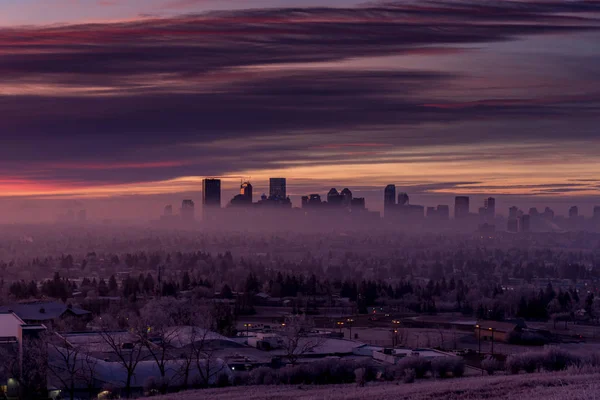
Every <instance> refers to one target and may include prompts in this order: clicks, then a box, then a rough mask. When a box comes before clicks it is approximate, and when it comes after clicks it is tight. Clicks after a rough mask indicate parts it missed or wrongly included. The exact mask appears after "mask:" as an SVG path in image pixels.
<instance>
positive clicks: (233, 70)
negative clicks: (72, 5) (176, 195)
mask: <svg viewBox="0 0 600 400" xmlns="http://www.w3.org/2000/svg"><path fill="white" fill-rule="evenodd" d="M101 3H102V4H103V5H104V6H106V7H116V6H119V2H115V1H103V2H101ZM189 3H190V2H177V1H172V2H168V1H165V2H164V3H163V5H162V7H167V8H169V7H170V8H173V7H175V8H177V7H186V6H188V5H189ZM191 3H196V2H191ZM599 16H600V3H599V2H594V1H586V2H554V1H546V2H545V1H539V2H521V1H514V2H513V1H498V2H494V1H492V2H485V3H482V2H478V1H461V2H443V1H419V2H397V3H395V2H392V3H379V2H376V3H368V4H365V5H362V6H357V7H346V8H340V7H338V8H317V7H314V8H297V9H293V8H288V9H253V10H241V11H229V12H213V13H207V14H201V15H183V16H178V17H169V18H141V19H139V20H132V21H127V22H119V23H94V24H90V23H81V24H72V25H66V26H65V25H63V26H34V27H12V28H0V117H1V121H2V122H1V123H0V124H1V125H0V127H1V129H2V135H1V137H0V160H2V161H0V173H2V176H4V177H5V178H4V179H2V180H1V181H0V188H2V189H3V193H4V195H9V196H18V195H26V196H42V195H47V196H55V195H60V196H63V195H65V196H88V197H89V196H105V195H115V194H132V193H133V194H157V193H167V192H169V191H176V192H183V191H190V190H193V188H194V187H197V185H198V182H199V177H202V176H208V175H213V176H218V175H225V176H231V177H239V176H241V175H244V176H252V177H254V179H264V178H266V177H267V176H268V174H270V173H278V174H286V175H287V176H289V177H290V178H291V179H294V180H295V182H297V184H298V186H297V187H298V189H299V190H300V188H302V190H305V189H306V190H310V189H311V188H313V189H317V188H320V187H322V186H321V185H323V186H327V184H325V183H324V181H327V180H328V179H337V180H338V181H344V182H348V185H350V184H355V185H356V186H357V187H365V188H367V187H371V188H372V187H375V186H378V185H381V184H383V183H385V180H389V181H390V182H398V183H400V182H403V183H404V184H405V185H406V186H408V187H410V188H411V189H413V190H415V191H417V192H420V193H440V192H444V193H445V192H449V191H451V190H462V191H464V192H469V191H471V192H477V193H479V192H481V191H484V190H489V191H491V192H495V193H507V194H511V193H520V194H525V193H527V192H528V193H530V194H535V195H537V194H549V193H552V194H553V195H557V194H565V195H567V194H570V195H572V194H573V193H574V192H575V193H576V194H577V193H578V194H585V195H587V194H588V193H589V192H590V191H593V192H597V189H598V188H597V187H593V186H594V183H595V182H591V181H590V182H586V181H585V179H591V178H592V177H593V176H594V174H596V175H597V174H598V173H600V170H599V168H598V167H597V166H595V164H594V154H597V152H596V151H597V150H598V147H599V146H600V139H599V135H598V130H597V126H598V123H599V122H600V120H599V119H600V117H599V115H600V113H599V111H600V110H599V106H600V83H599V82H600V72H599V71H600V55H598V54H597V51H595V50H594V46H595V45H597V43H598V41H599V40H600V32H599V28H600V22H599V20H598V17H599ZM504 149H508V150H504ZM342 165H343V166H344V170H343V171H338V170H336V168H339V166H342ZM549 165H555V166H559V168H557V169H556V170H555V171H548V166H549ZM550 172H552V174H553V176H551V175H552V174H551V173H550ZM584 175H585V176H584ZM524 179H525V180H528V181H524ZM573 179H581V181H579V182H577V183H574V182H571V183H568V182H569V181H572V180H573ZM457 182H458V183H460V182H476V183H474V184H473V185H459V184H458V183H457ZM436 185H441V186H439V187H438V186H436ZM596 186H597V185H596ZM365 190H367V189H365Z"/></svg>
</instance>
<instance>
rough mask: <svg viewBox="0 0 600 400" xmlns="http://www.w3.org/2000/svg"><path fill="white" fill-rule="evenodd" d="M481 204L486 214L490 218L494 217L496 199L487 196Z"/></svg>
mask: <svg viewBox="0 0 600 400" xmlns="http://www.w3.org/2000/svg"><path fill="white" fill-rule="evenodd" d="M483 206H484V207H485V209H486V215H487V217H488V218H489V219H490V220H493V219H494V218H496V199H495V198H493V197H488V198H487V199H485V200H484V202H483Z"/></svg>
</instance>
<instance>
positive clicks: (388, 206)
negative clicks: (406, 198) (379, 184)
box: [383, 185, 396, 217]
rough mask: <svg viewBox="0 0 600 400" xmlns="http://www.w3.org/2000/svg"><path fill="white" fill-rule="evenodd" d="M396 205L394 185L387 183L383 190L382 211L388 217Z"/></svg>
mask: <svg viewBox="0 0 600 400" xmlns="http://www.w3.org/2000/svg"><path fill="white" fill-rule="evenodd" d="M394 207H396V185H387V186H386V187H385V190H384V192H383V212H384V216H386V217H389V216H390V214H391V213H392V212H393V211H392V210H393V209H394Z"/></svg>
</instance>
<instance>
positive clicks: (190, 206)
mask: <svg viewBox="0 0 600 400" xmlns="http://www.w3.org/2000/svg"><path fill="white" fill-rule="evenodd" d="M194 218H195V205H194V202H193V201H192V200H183V202H181V220H182V221H185V222H190V221H193V220H194Z"/></svg>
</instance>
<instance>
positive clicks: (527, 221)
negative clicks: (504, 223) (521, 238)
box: [519, 214, 531, 232]
mask: <svg viewBox="0 0 600 400" xmlns="http://www.w3.org/2000/svg"><path fill="white" fill-rule="evenodd" d="M519 228H520V229H519V230H520V231H521V232H529V231H530V230H531V217H530V216H529V215H527V214H525V215H521V217H520V218H519Z"/></svg>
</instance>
